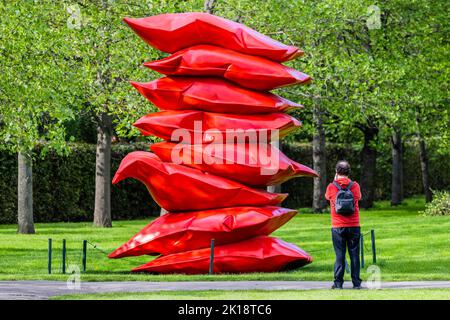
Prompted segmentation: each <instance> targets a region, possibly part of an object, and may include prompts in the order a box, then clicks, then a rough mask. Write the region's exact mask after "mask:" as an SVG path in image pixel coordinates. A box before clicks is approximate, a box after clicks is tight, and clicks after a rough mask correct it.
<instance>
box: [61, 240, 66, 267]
mask: <svg viewBox="0 0 450 320" xmlns="http://www.w3.org/2000/svg"><path fill="white" fill-rule="evenodd" d="M62 273H66V239H63V241H62Z"/></svg>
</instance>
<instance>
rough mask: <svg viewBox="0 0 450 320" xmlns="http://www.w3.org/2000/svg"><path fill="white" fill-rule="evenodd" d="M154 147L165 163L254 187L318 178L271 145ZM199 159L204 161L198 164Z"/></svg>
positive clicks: (311, 170)
mask: <svg viewBox="0 0 450 320" xmlns="http://www.w3.org/2000/svg"><path fill="white" fill-rule="evenodd" d="M150 148H151V150H152V151H153V152H154V153H155V154H156V155H158V157H159V158H161V160H162V161H165V162H175V161H176V163H178V164H183V165H185V166H189V167H193V168H197V169H200V170H202V171H208V172H210V173H213V174H215V175H218V176H221V177H224V178H228V179H232V180H236V181H238V182H241V183H243V184H246V185H250V186H272V185H277V184H281V183H283V182H286V181H288V180H289V179H292V178H295V177H303V176H305V177H317V173H316V172H315V171H314V170H313V169H311V168H308V167H307V166H304V165H302V164H300V163H297V162H295V161H293V160H291V159H289V158H288V157H286V155H284V153H282V152H281V151H280V150H279V149H277V148H276V147H274V146H272V145H270V144H248V143H234V144H229V143H225V144H223V145H222V144H221V145H219V146H216V145H210V144H195V145H188V144H187V145H179V144H177V143H174V142H159V143H154V144H152V145H151V146H150ZM199 159H201V161H196V160H199Z"/></svg>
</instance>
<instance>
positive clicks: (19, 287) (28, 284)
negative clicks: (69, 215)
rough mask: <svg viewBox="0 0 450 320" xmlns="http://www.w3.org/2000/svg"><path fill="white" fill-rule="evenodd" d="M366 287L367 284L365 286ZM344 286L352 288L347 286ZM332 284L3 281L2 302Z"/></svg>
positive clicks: (418, 284) (408, 284) (438, 284)
mask: <svg viewBox="0 0 450 320" xmlns="http://www.w3.org/2000/svg"><path fill="white" fill-rule="evenodd" d="M363 286H364V284H363ZM344 287H348V288H350V287H351V284H348V283H346V284H345V286H344ZM329 288H330V282H329V281H183V282H145V281H123V282H122V281H116V282H113V281H111V282H82V283H81V284H80V288H79V289H71V288H68V286H67V283H66V282H64V281H0V299H2V300H5V299H7V300H10V299H13V300H14V299H33V300H35V299H48V298H49V297H51V296H55V295H63V294H82V293H100V292H145V291H163V290H169V291H173V290H255V289H258V290H311V289H329ZM381 288H383V289H424V288H450V281H402V282H383V283H382V284H381Z"/></svg>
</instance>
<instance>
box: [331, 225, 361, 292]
mask: <svg viewBox="0 0 450 320" xmlns="http://www.w3.org/2000/svg"><path fill="white" fill-rule="evenodd" d="M331 235H332V238H333V247H334V252H335V253H336V262H335V263H334V284H335V285H336V286H342V284H343V283H344V273H345V251H346V248H348V254H349V255H350V268H351V275H352V282H353V285H354V286H359V285H361V279H360V278H359V272H360V266H359V244H360V241H359V240H360V237H361V228H360V227H344V228H332V229H331Z"/></svg>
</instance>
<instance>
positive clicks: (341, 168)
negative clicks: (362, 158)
mask: <svg viewBox="0 0 450 320" xmlns="http://www.w3.org/2000/svg"><path fill="white" fill-rule="evenodd" d="M336 173H337V174H338V175H340V176H348V175H349V174H350V164H349V163H348V162H347V161H345V160H340V161H338V163H336Z"/></svg>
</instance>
